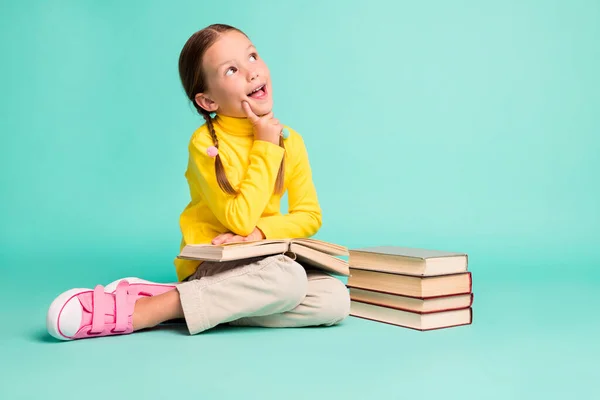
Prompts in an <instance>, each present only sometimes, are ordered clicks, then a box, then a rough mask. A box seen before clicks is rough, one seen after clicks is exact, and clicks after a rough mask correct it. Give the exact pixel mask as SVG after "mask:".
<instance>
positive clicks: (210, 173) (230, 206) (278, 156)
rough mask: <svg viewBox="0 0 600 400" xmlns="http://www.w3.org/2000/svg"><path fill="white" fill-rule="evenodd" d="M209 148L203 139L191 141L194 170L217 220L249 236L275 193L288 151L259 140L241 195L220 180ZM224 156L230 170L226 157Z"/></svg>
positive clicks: (240, 190)
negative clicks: (232, 192)
mask: <svg viewBox="0 0 600 400" xmlns="http://www.w3.org/2000/svg"><path fill="white" fill-rule="evenodd" d="M206 147H207V146H206V145H203V144H202V143H200V139H195V140H192V141H191V142H190V146H189V152H190V173H191V174H192V175H193V177H194V180H195V181H196V182H197V184H198V185H199V187H200V190H201V191H202V194H203V195H204V196H205V198H206V202H207V204H208V206H209V208H210V209H211V211H212V212H213V214H214V215H215V216H216V217H217V219H218V220H219V221H220V222H221V223H222V224H223V225H224V226H225V227H226V228H227V229H229V230H230V231H231V232H234V233H236V234H238V235H241V236H247V235H249V234H250V233H251V232H252V231H253V230H254V227H255V226H256V224H257V223H258V220H259V218H260V216H261V214H262V213H263V211H264V210H265V207H266V206H267V203H268V202H269V199H270V198H271V196H272V194H273V188H274V187H275V180H276V179H277V172H278V171H279V165H280V164H281V160H282V159H283V153H284V150H283V148H281V147H279V146H277V145H276V144H273V143H270V142H266V141H262V140H255V141H254V144H253V146H252V149H251V151H250V164H249V165H248V169H247V170H246V171H245V173H244V176H243V177H242V179H241V180H240V184H239V186H238V188H237V190H238V194H237V195H229V194H227V193H225V192H223V191H222V190H221V188H220V187H219V184H218V183H217V177H216V175H215V166H214V163H215V160H214V159H213V158H211V157H209V156H208V155H207V154H206V150H205V149H206ZM220 157H221V161H222V162H223V164H224V166H225V170H227V160H226V157H224V156H223V155H221V156H220Z"/></svg>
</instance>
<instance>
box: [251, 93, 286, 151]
mask: <svg viewBox="0 0 600 400" xmlns="http://www.w3.org/2000/svg"><path fill="white" fill-rule="evenodd" d="M242 108H243V109H244V112H245V113H246V117H248V119H249V120H250V122H252V126H253V127H254V140H264V141H265V142H271V143H274V144H279V136H280V135H281V130H282V129H283V125H281V124H280V123H279V120H278V119H277V118H273V112H272V111H271V112H270V113H268V114H266V115H263V116H262V117H259V116H258V115H256V114H254V111H252V109H251V108H250V104H248V102H247V101H244V102H242Z"/></svg>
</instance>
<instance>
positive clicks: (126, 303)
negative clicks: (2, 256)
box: [46, 279, 174, 340]
mask: <svg viewBox="0 0 600 400" xmlns="http://www.w3.org/2000/svg"><path fill="white" fill-rule="evenodd" d="M115 283H116V284H115ZM113 284H114V290H112V291H111V292H110V293H106V292H105V289H104V288H103V287H102V286H101V285H98V286H96V288H95V289H94V290H91V289H71V290H68V291H66V292H64V293H62V294H61V295H59V296H58V297H57V298H56V299H55V300H54V301H53V302H52V304H51V305H50V308H49V309H48V315H47V317H46V326H47V328H48V332H49V333H50V335H52V336H54V337H55V338H57V339H60V340H73V339H84V338H92V337H99V336H109V335H125V334H129V333H131V332H133V317H132V315H133V309H134V306H135V302H136V301H137V300H138V299H139V298H141V297H147V296H155V295H157V294H159V293H161V292H162V293H164V292H166V291H168V290H170V289H172V287H171V288H167V287H166V286H167V285H160V286H161V288H160V290H159V288H158V287H156V286H152V285H146V284H144V285H139V284H134V285H133V286H132V285H130V283H129V282H128V281H127V280H125V279H123V280H119V281H116V282H113ZM173 287H174V286H173ZM151 288H152V290H150V289H151Z"/></svg>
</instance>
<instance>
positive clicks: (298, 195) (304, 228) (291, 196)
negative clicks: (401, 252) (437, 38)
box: [174, 115, 321, 281]
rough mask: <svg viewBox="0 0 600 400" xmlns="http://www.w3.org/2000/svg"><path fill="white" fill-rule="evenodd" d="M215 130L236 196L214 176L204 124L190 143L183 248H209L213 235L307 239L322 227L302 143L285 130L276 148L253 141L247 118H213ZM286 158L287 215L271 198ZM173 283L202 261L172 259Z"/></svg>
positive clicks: (182, 220) (275, 196) (276, 198)
mask: <svg viewBox="0 0 600 400" xmlns="http://www.w3.org/2000/svg"><path fill="white" fill-rule="evenodd" d="M213 125H214V128H215V132H216V134H217V138H218V139H219V156H220V158H221V161H222V162H223V166H224V168H225V172H226V174H227V178H228V179H229V182H230V183H231V185H232V186H233V187H234V188H235V189H236V190H237V191H238V194H237V195H229V194H226V193H225V192H223V191H222V190H221V188H220V187H219V185H218V183H217V178H216V175H215V159H214V158H212V157H210V156H209V155H208V154H206V149H207V148H209V147H210V146H213V141H212V139H211V137H210V133H209V131H208V127H207V126H206V124H204V125H202V126H201V127H200V128H198V129H197V130H196V131H195V132H194V133H193V135H192V137H191V140H190V142H189V146H188V150H189V161H188V167H187V170H186V173H185V177H186V179H187V182H188V185H189V188H190V196H191V201H190V203H189V204H188V205H187V207H186V208H185V209H184V210H183V212H182V213H181V217H180V220H179V224H180V228H181V233H182V236H183V237H182V240H181V247H180V249H181V248H183V246H185V245H186V244H188V243H190V244H191V243H210V241H211V240H212V239H213V238H214V237H215V236H217V235H219V234H221V233H225V232H233V233H235V234H238V235H242V236H247V235H249V234H250V233H251V232H252V231H253V230H254V228H255V227H258V228H259V229H260V230H261V231H262V232H263V233H264V235H265V237H266V238H267V239H286V238H296V237H310V236H312V235H314V234H315V233H316V232H317V231H318V230H319V228H320V227H321V208H320V206H319V202H318V199H317V192H316V190H315V186H314V184H313V180H312V173H311V168H310V164H309V161H308V155H307V153H306V148H305V146H304V141H303V140H302V137H301V136H300V135H299V134H298V133H297V132H295V131H294V130H292V129H291V128H289V127H287V126H286V128H288V130H289V131H290V136H289V137H288V138H287V139H286V140H284V146H285V150H284V149H283V148H281V147H280V146H278V145H276V144H273V143H270V142H265V141H260V140H254V134H253V132H252V125H251V123H250V121H249V120H248V119H246V118H232V117H227V116H221V115H217V116H216V117H215V118H214V119H213ZM284 152H285V179H284V188H285V189H286V190H287V193H288V214H286V215H282V214H281V212H280V201H281V195H278V194H275V193H274V187H275V180H276V179H277V172H278V171H279V165H280V164H281V160H282V158H283V155H284ZM174 263H175V270H176V272H177V278H178V279H179V280H180V281H182V280H184V279H185V278H187V277H188V276H190V275H191V274H193V273H194V272H195V271H196V268H197V267H198V265H199V264H200V261H192V260H181V259H177V258H176V259H175V261H174Z"/></svg>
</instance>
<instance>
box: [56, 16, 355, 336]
mask: <svg viewBox="0 0 600 400" xmlns="http://www.w3.org/2000/svg"><path fill="white" fill-rule="evenodd" d="M179 74H180V78H181V82H182V84H183V88H184V89H185V93H186V95H187V97H188V98H189V100H190V101H191V102H192V103H193V104H194V106H195V108H196V110H197V111H198V113H199V114H200V115H202V117H204V119H205V121H206V123H205V124H204V125H202V126H201V127H200V128H198V129H197V130H196V131H195V132H194V133H193V135H192V137H191V140H190V142H189V147H188V149H189V162H188V167H187V171H186V174H185V176H186V179H187V181H188V184H189V188H190V194H191V202H190V203H189V204H188V206H187V207H186V208H185V209H184V211H183V213H182V214H181V218H180V227H181V232H182V234H183V238H182V241H181V247H183V246H185V245H186V244H187V243H212V244H222V243H230V242H237V241H248V240H259V239H265V238H290V237H309V236H312V235H314V234H315V233H316V232H317V230H318V229H319V228H320V226H321V209H320V207H319V203H318V200H317V194H316V191H315V187H314V185H313V181H312V176H311V168H310V165H309V161H308V156H307V153H306V148H305V146H304V143H303V140H302V138H301V136H300V135H299V134H298V133H296V132H295V131H293V130H292V129H290V128H288V127H284V126H283V125H282V124H281V123H280V122H279V121H278V120H277V119H276V118H275V117H274V116H273V112H272V107H273V98H272V85H271V79H270V74H269V69H268V68H267V65H266V64H265V62H264V61H263V60H262V59H261V58H260V57H259V55H258V54H257V51H256V48H255V47H254V45H253V44H252V42H251V41H250V39H249V38H248V37H247V36H246V35H245V34H244V33H243V32H241V31H240V30H238V29H236V28H233V27H231V26H228V25H222V24H216V25H211V26H208V27H206V28H205V29H202V30H200V31H198V32H196V33H194V34H193V35H192V36H191V37H190V38H189V39H188V41H187V42H186V44H185V45H184V47H183V49H182V51H181V54H180V57H179ZM213 115H215V116H213ZM286 190H287V191H288V199H289V200H288V201H289V213H288V214H286V215H282V214H281V213H280V211H279V204H280V200H281V196H282V194H283V193H284V192H285V191H286ZM175 269H176V272H177V278H178V282H177V283H175V284H160V283H154V282H149V281H145V280H142V279H138V278H125V279H121V280H118V281H116V282H113V283H111V284H109V285H107V286H106V287H102V286H101V285H98V286H96V288H95V289H93V290H92V289H71V290H68V291H66V292H64V293H62V294H61V295H59V296H58V297H57V298H56V299H55V300H54V301H53V302H52V304H51V305H50V309H49V310H48V315H47V327H48V331H49V333H50V334H51V335H52V336H54V337H56V338H58V339H61V340H71V339H83V338H91V337H98V336H107V335H118V334H128V333H131V332H134V331H138V330H140V329H145V328H151V327H153V326H156V325H158V324H160V323H162V322H165V321H167V320H172V319H177V318H185V321H186V324H187V327H188V329H189V332H190V334H196V333H199V332H202V331H205V330H207V329H210V328H212V327H214V326H216V325H218V324H223V323H230V324H234V325H247V326H250V325H252V326H264V327H303V326H318V325H326V326H329V325H334V324H337V323H338V322H340V321H342V320H343V319H344V318H345V317H346V316H348V314H349V309H350V298H349V295H348V291H347V290H346V287H345V286H344V284H343V283H342V282H341V281H339V280H338V279H336V278H334V277H332V276H329V275H327V274H325V273H322V272H318V271H311V270H310V269H305V268H304V267H303V266H302V265H300V264H299V263H297V262H296V261H294V260H293V259H291V258H290V257H288V256H287V255H283V254H281V255H274V256H269V257H259V258H254V259H250V260H240V261H234V262H223V263H216V262H202V263H200V262H198V261H189V260H180V259H175Z"/></svg>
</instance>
